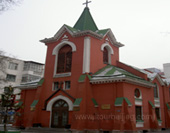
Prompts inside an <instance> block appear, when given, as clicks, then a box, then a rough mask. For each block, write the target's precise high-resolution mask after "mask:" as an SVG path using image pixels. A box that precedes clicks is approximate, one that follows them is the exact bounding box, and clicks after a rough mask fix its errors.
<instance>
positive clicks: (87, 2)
mask: <svg viewBox="0 0 170 133" xmlns="http://www.w3.org/2000/svg"><path fill="white" fill-rule="evenodd" d="M89 3H91V1H88V0H86V2H85V3H83V5H86V7H88V4H89Z"/></svg>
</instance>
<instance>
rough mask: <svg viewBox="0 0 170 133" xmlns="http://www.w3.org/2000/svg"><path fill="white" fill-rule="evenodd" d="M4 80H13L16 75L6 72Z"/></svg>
mask: <svg viewBox="0 0 170 133" xmlns="http://www.w3.org/2000/svg"><path fill="white" fill-rule="evenodd" d="M6 80H7V81H10V82H15V80H16V76H15V75H11V74H7V77H6Z"/></svg>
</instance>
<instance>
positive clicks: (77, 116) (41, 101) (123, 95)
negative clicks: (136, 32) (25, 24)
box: [16, 7, 170, 132]
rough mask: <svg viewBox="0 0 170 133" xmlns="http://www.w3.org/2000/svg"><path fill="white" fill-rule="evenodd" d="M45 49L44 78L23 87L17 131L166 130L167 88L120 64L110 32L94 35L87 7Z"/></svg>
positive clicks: (97, 31)
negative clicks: (64, 129) (36, 127)
mask: <svg viewBox="0 0 170 133" xmlns="http://www.w3.org/2000/svg"><path fill="white" fill-rule="evenodd" d="M41 42H43V43H45V45H46V46H47V55H46V63H45V73H44V78H43V79H41V80H40V81H39V82H34V83H33V82H32V83H30V84H25V85H21V86H20V88H21V89H22V94H21V100H22V102H23V108H22V109H21V116H20V117H19V118H18V120H17V123H16V125H18V126H19V125H22V126H24V127H33V126H37V125H39V126H42V127H49V128H70V130H72V131H85V130H86V131H91V132H98V131H112V132H114V131H138V130H161V129H166V128H169V127H170V92H169V91H170V90H169V88H170V86H169V85H168V84H167V83H166V82H165V80H164V79H163V78H162V77H161V76H160V75H159V74H157V73H152V72H150V71H148V70H142V69H139V68H136V67H133V66H130V65H127V64H125V63H122V62H120V61H119V48H120V47H122V46H124V45H123V44H121V43H120V42H118V41H117V40H116V38H115V36H114V34H113V33H112V31H111V29H102V30H100V29H98V27H97V25H96V24H95V21H94V20H93V18H92V15H91V13H90V11H89V8H88V7H85V9H84V11H83V12H82V14H81V16H80V17H79V19H78V21H77V22H76V23H75V25H74V26H73V27H71V26H68V25H65V24H64V25H63V26H62V27H61V28H60V29H59V31H58V32H57V33H56V34H55V35H54V37H51V38H45V39H44V40H41Z"/></svg>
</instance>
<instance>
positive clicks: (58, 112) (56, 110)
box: [51, 100, 68, 128]
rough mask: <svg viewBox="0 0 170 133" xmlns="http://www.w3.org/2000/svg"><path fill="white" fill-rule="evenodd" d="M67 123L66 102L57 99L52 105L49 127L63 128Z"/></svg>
mask: <svg viewBox="0 0 170 133" xmlns="http://www.w3.org/2000/svg"><path fill="white" fill-rule="evenodd" d="M67 124H68V104H67V103H66V102H65V101H63V100H58V101H56V102H55V103H54V104H53V106H52V119H51V127H53V128H64V127H65V126H66V125H67Z"/></svg>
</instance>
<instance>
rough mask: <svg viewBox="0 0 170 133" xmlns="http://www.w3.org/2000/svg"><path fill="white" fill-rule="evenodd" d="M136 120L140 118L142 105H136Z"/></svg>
mask: <svg viewBox="0 0 170 133" xmlns="http://www.w3.org/2000/svg"><path fill="white" fill-rule="evenodd" d="M135 109H136V120H142V107H141V106H136V107H135Z"/></svg>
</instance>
